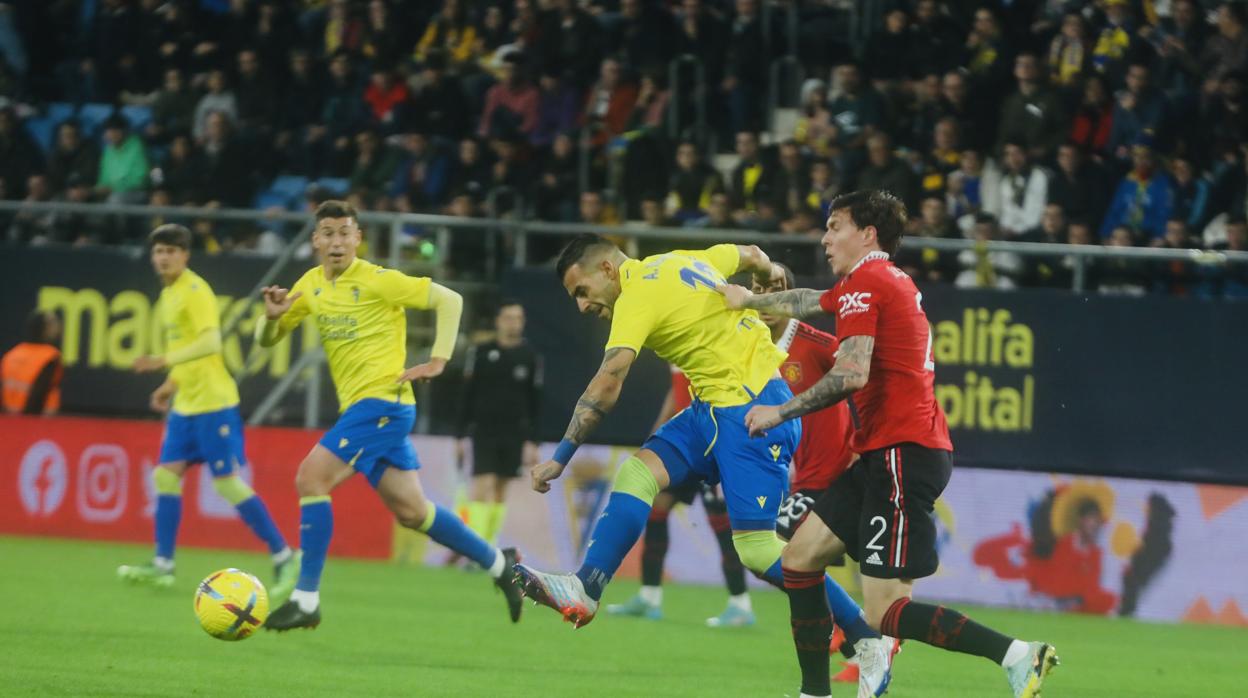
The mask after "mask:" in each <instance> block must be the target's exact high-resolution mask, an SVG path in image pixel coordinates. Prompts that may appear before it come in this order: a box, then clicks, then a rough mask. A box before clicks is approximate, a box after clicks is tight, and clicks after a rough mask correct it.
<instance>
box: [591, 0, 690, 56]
mask: <svg viewBox="0 0 1248 698" xmlns="http://www.w3.org/2000/svg"><path fill="white" fill-rule="evenodd" d="M675 44H676V23H675V20H674V18H673V17H672V15H671V13H669V12H668V11H667V10H666V9H664V8H663V7H661V6H660V5H659V4H658V3H653V2H646V1H645V0H620V15H619V19H618V21H617V22H616V23H615V26H614V27H612V29H611V34H610V37H609V38H608V46H609V50H610V52H611V53H613V54H615V55H617V56H619V57H620V58H621V60H623V61H624V62H625V63H627V64H628V65H631V66H634V67H635V68H637V69H638V70H641V71H643V72H646V71H649V70H653V69H659V70H667V64H668V62H669V61H671V59H672V56H673V53H672V51H673V48H674V47H675Z"/></svg>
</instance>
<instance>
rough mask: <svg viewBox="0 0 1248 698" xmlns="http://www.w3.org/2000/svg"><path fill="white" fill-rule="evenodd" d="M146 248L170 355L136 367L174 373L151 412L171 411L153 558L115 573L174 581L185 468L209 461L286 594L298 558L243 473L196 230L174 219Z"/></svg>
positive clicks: (239, 429) (216, 484)
mask: <svg viewBox="0 0 1248 698" xmlns="http://www.w3.org/2000/svg"><path fill="white" fill-rule="evenodd" d="M148 245H149V247H150V248H151V258H152V267H153V268H154V269H155V270H156V275H157V276H158V277H160V282H161V284H163V285H164V288H163V289H161V292H160V300H159V301H158V302H157V304H156V308H157V310H156V312H157V314H158V317H159V321H160V327H161V331H162V332H163V338H164V348H165V353H164V354H163V355H162V356H141V357H139V358H138V359H135V362H134V370H135V371H136V372H139V373H148V372H154V371H163V370H165V369H168V370H169V377H168V378H166V379H165V382H164V383H161V385H160V387H158V388H156V390H155V391H154V392H153V393H152V398H151V406H152V409H154V410H156V411H157V412H162V413H163V412H168V413H169V418H168V420H167V421H166V422H165V435H164V440H163V441H162V443H161V446H160V458H159V461H160V464H159V465H157V466H156V467H155V468H154V469H153V470H152V485H153V489H154V490H155V492H156V511H155V515H154V516H153V519H154V522H155V528H156V556H155V558H153V559H152V561H151V562H150V563H148V564H146V565H122V566H121V567H120V568H118V569H117V574H118V576H120V577H121V578H122V579H125V580H127V581H131V582H141V583H147V584H154V585H157V586H172V585H173V582H174V576H173V572H174V566H173V552H174V547H175V544H176V542H177V537H178V525H179V523H180V522H181V521H182V480H183V477H184V476H185V475H186V471H187V468H189V467H190V466H191V465H193V464H195V463H204V464H205V465H206V466H207V467H208V468H209V469H211V470H212V487H213V489H215V490H216V491H217V493H218V494H220V495H221V496H222V497H223V498H224V499H225V500H226V501H228V502H229V503H230V504H233V505H234V508H235V509H236V510H237V511H238V516H239V518H241V519H242V520H243V522H244V523H246V524H247V526H248V527H249V528H250V529H251V530H252V532H254V533H255V534H256V537H257V538H259V539H260V540H262V541H264V544H265V545H266V546H267V547H268V549H269V553H270V554H271V555H272V556H273V565H274V573H273V577H274V581H273V585H272V586H271V587H270V589H271V592H272V593H280V594H289V593H290V591H291V589H293V588H294V586H295V576H296V574H297V572H298V569H299V564H298V555H296V554H292V553H291V550H290V547H289V546H287V545H286V539H285V538H283V537H282V534H281V532H280V531H278V530H277V526H276V525H274V523H273V518H272V517H271V516H269V510H268V508H266V507H265V506H264V502H263V501H262V500H261V499H260V497H259V495H257V494H256V493H255V492H254V491H252V489H251V487H250V486H249V485H248V484H247V483H246V482H244V481H243V479H242V478H240V477H239V476H238V471H239V468H241V467H242V466H243V465H244V464H245V463H246V462H247V455H246V453H245V452H244V450H243V419H242V416H241V415H240V414H239V411H238V386H237V385H235V384H234V378H233V377H232V376H231V375H230V373H229V371H227V370H226V368H225V360H224V359H223V358H222V356H221V311H220V309H219V308H218V306H217V297H216V296H215V295H213V293H212V287H210V286H209V285H208V283H207V282H206V281H204V280H203V278H202V277H200V276H199V275H198V274H196V273H195V272H193V271H191V270H190V269H188V268H187V263H188V262H189V261H190V258H191V231H190V230H188V229H187V228H186V227H185V226H181V225H175V224H172V223H171V224H168V225H162V226H160V227H159V228H156V229H155V230H153V231H152V233H151V235H149V236H148Z"/></svg>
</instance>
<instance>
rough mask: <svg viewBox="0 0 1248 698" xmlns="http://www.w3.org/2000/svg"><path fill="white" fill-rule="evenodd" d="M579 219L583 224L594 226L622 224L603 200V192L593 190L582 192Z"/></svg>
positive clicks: (578, 212)
mask: <svg viewBox="0 0 1248 698" xmlns="http://www.w3.org/2000/svg"><path fill="white" fill-rule="evenodd" d="M577 219H578V220H579V222H581V223H590V224H593V225H619V224H620V219H619V217H617V216H616V214H615V211H614V210H613V209H612V208H611V207H610V206H608V205H607V203H606V201H605V200H604V199H603V198H602V192H600V191H596V190H593V189H591V190H589V191H583V192H581V199H580V207H579V209H578V211H577Z"/></svg>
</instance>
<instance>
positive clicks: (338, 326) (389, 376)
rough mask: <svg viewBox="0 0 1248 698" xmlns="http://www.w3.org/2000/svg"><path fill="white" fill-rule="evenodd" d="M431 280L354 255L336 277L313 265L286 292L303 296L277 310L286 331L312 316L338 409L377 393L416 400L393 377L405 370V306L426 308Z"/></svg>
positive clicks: (382, 397)
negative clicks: (334, 390) (334, 389)
mask: <svg viewBox="0 0 1248 698" xmlns="http://www.w3.org/2000/svg"><path fill="white" fill-rule="evenodd" d="M432 283H433V282H432V281H431V280H429V279H427V278H424V277H414V276H408V275H406V274H403V273H402V272H398V271H395V270H393V269H386V268H385V267H381V266H378V265H376V264H373V263H371V262H366V261H364V260H362V259H359V258H356V260H355V261H354V262H352V263H351V266H349V267H347V269H346V271H344V272H343V273H342V274H341V275H340V276H339V277H338V278H337V279H334V280H333V281H330V280H329V279H326V278H325V268H324V267H322V266H319V265H318V266H316V267H313V268H312V269H311V270H309V271H308V273H306V274H304V275H303V276H302V277H301V278H300V279H299V280H298V281H296V282H295V285H294V287H292V288H291V289H290V292H291V293H292V294H293V293H296V292H301V293H302V294H303V295H302V296H300V297H299V298H298V299H296V300H295V302H294V304H293V305H291V307H290V310H288V311H286V313H285V314H284V315H282V317H281V319H280V320H279V322H280V325H279V327H280V329H281V330H282V331H283V332H289V331H290V330H292V329H294V328H295V326H297V325H298V324H299V323H300V322H302V321H303V319H304V318H305V317H308V316H309V315H311V316H312V319H313V321H314V322H315V323H316V329H317V331H318V332H320V335H321V345H322V346H323V347H325V356H326V357H327V359H328V361H329V374H330V376H332V377H333V379H334V387H335V388H336V389H337V390H338V409H339V410H340V411H346V409H347V408H348V407H350V406H351V405H354V404H355V403H357V402H359V401H360V400H364V399H367V398H377V399H380V400H389V401H391V402H401V403H403V404H407V405H413V404H416V398H415V396H414V395H413V394H412V386H411V384H409V383H396V382H395V380H396V379H397V378H398V377H399V375H400V374H402V373H403V371H404V370H406V366H405V365H404V362H405V361H406V360H407V318H406V316H405V314H404V310H405V309H406V308H422V309H423V308H428V307H429V289H430V286H431V285H432Z"/></svg>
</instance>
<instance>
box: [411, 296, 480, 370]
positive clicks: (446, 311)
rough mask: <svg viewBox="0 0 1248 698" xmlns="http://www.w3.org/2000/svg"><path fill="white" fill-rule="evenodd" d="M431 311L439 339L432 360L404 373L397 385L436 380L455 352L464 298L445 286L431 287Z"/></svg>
mask: <svg viewBox="0 0 1248 698" xmlns="http://www.w3.org/2000/svg"><path fill="white" fill-rule="evenodd" d="M429 307H430V308H433V312H434V314H435V315H436V317H437V321H436V323H437V328H436V335H435V336H434V338H433V349H432V350H431V351H430V352H429V360H428V361H427V362H425V363H423V364H419V365H416V366H413V367H411V368H409V369H407V370H406V371H404V372H403V373H402V374H401V375H400V376H399V377H398V379H397V382H399V383H403V382H405V381H413V380H415V381H419V380H429V379H430V378H436V377H437V376H439V375H441V374H442V371H444V370H446V362H447V361H450V359H451V354H452V353H454V352H455V340H456V339H458V338H459V319H460V317H461V316H462V315H463V313H464V297H463V296H461V295H459V294H458V293H456V292H455V291H452V290H451V289H449V288H447V287H445V286H442V285H441V284H430V285H429Z"/></svg>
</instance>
